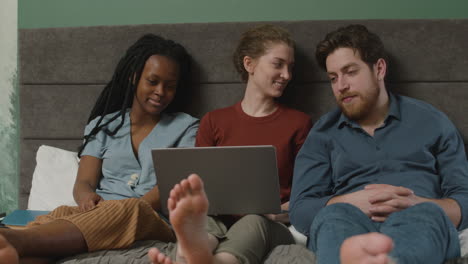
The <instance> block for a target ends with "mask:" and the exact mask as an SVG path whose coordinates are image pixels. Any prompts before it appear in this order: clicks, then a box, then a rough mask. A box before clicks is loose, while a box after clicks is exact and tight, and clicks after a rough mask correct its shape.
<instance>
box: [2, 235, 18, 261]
mask: <svg viewBox="0 0 468 264" xmlns="http://www.w3.org/2000/svg"><path fill="white" fill-rule="evenodd" d="M18 263H19V258H18V253H17V252H16V250H15V248H13V247H12V246H11V245H10V243H8V241H7V240H6V239H5V238H4V237H3V236H2V235H0V264H18Z"/></svg>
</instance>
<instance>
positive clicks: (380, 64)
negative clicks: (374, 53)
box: [374, 58, 387, 81]
mask: <svg viewBox="0 0 468 264" xmlns="http://www.w3.org/2000/svg"><path fill="white" fill-rule="evenodd" d="M374 72H375V74H376V77H377V80H379V81H382V80H383V79H384V78H385V75H386V74H387V62H386V61H385V60H384V59H382V58H380V59H378V60H377V62H376V63H375V64H374Z"/></svg>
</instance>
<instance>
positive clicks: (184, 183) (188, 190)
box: [180, 179, 192, 196]
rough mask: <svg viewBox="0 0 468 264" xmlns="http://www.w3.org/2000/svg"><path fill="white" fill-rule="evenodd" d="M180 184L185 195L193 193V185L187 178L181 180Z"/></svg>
mask: <svg viewBox="0 0 468 264" xmlns="http://www.w3.org/2000/svg"><path fill="white" fill-rule="evenodd" d="M180 186H181V187H182V193H183V195H184V196H185V195H190V194H192V187H191V186H190V182H189V181H188V180H187V179H184V180H182V181H181V182H180Z"/></svg>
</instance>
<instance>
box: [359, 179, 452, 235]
mask: <svg viewBox="0 0 468 264" xmlns="http://www.w3.org/2000/svg"><path fill="white" fill-rule="evenodd" d="M365 190H370V191H374V192H375V193H374V194H373V195H371V196H370V197H369V203H370V204H371V207H370V208H369V212H370V216H371V218H372V220H374V221H378V222H383V221H385V219H386V218H387V217H388V216H389V215H390V214H392V213H394V212H398V211H401V210H403V209H406V208H408V207H411V206H413V205H416V204H419V203H424V202H433V203H436V204H437V205H439V206H440V207H441V208H442V209H443V210H444V211H445V213H446V214H447V216H448V217H449V218H450V220H451V221H452V223H453V224H454V225H455V226H458V225H459V224H460V220H461V208H460V206H459V205H458V203H457V202H456V201H455V200H453V199H450V198H442V199H429V198H424V197H419V196H416V195H415V194H414V193H413V192H412V191H411V190H409V189H407V188H404V187H398V186H393V185H388V184H370V185H367V186H366V188H365Z"/></svg>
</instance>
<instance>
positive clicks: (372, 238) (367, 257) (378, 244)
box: [340, 233, 394, 264]
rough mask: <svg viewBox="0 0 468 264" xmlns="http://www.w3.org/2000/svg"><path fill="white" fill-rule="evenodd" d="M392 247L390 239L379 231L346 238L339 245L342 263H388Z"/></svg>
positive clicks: (390, 261)
mask: <svg viewBox="0 0 468 264" xmlns="http://www.w3.org/2000/svg"><path fill="white" fill-rule="evenodd" d="M392 248H393V242H392V239H391V238H389V237H388V236H386V235H383V234H380V233H368V234H363V235H357V236H353V237H350V238H348V239H346V240H345V241H344V242H343V244H342V245H341V250H340V259H341V263H343V264H366V263H374V264H390V263H394V262H393V261H392V260H391V259H390V258H389V257H388V253H389V252H390V251H391V250H392Z"/></svg>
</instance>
